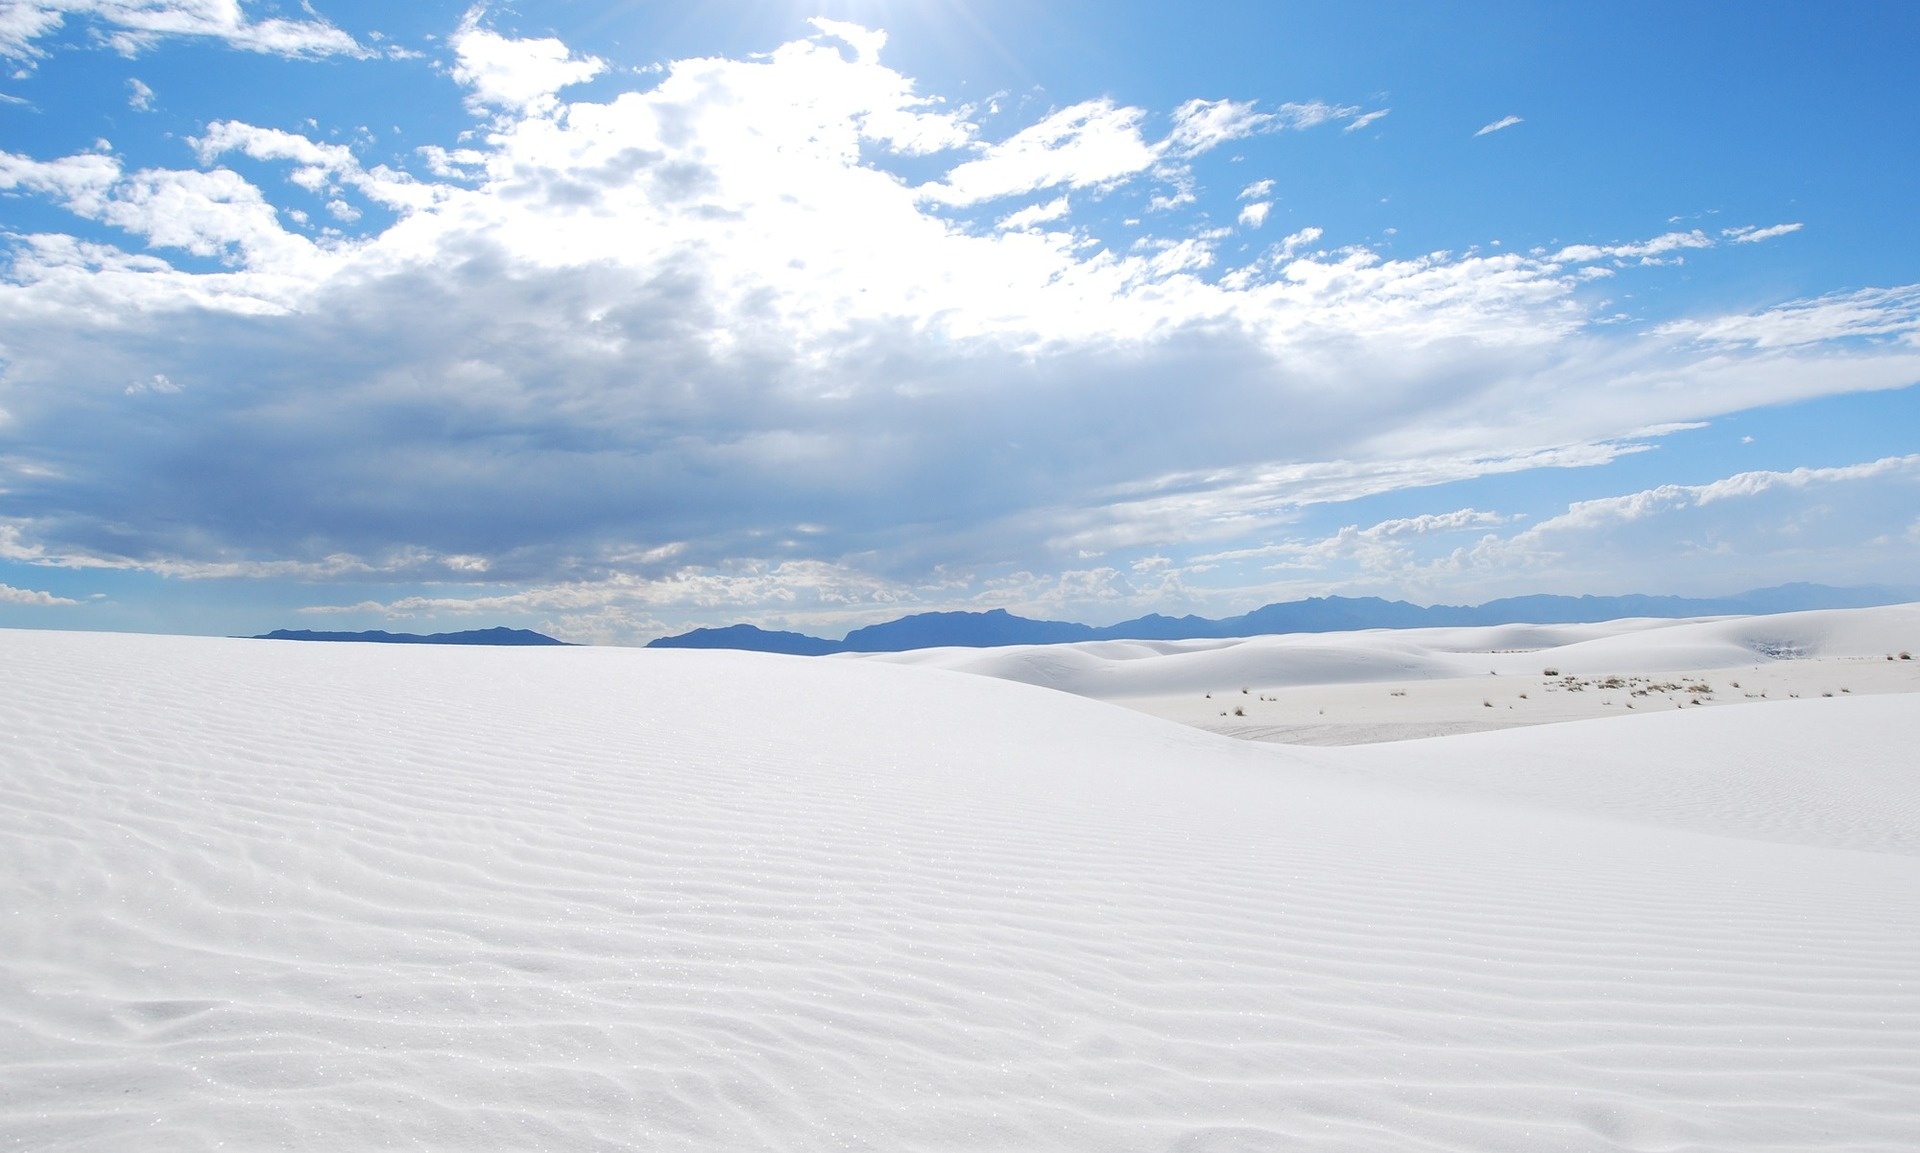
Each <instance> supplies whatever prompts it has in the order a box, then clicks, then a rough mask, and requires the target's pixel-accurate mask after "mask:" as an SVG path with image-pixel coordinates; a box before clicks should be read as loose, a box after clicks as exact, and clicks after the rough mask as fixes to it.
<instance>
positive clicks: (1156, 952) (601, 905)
mask: <svg viewBox="0 0 1920 1153" xmlns="http://www.w3.org/2000/svg"><path fill="white" fill-rule="evenodd" d="M1916 701H1920V698H1916V697H1913V696H1910V695H1903V694H1899V693H1891V692H1890V693H1886V694H1882V695H1877V696H1866V695H1858V696H1855V695H1848V696H1845V697H1835V698H1832V699H1825V698H1813V699H1802V700H1797V701H1786V702H1776V703H1774V704H1772V705H1770V706H1769V707H1766V708H1757V709H1706V708H1702V709H1678V708H1676V709H1674V710H1671V711H1670V712H1667V713H1665V714H1663V715H1661V716H1658V717H1646V718H1632V719H1627V720H1604V719H1603V720H1593V721H1581V722H1574V723H1565V724H1556V725H1544V726H1537V727H1532V728H1527V729H1521V730H1516V731H1509V732H1495V733H1482V734H1476V735H1469V736H1459V737H1442V738H1436V739H1430V740H1419V741H1409V742H1403V743H1400V744H1393V745H1371V746H1366V747H1358V748H1326V749H1297V748H1286V747H1281V746H1276V745H1270V744H1259V743H1250V742H1244V741H1233V740H1228V739H1225V738H1223V737H1221V736H1218V735H1215V734H1210V733H1206V732H1202V731H1198V730H1196V729H1194V728H1192V727H1182V726H1178V725H1175V724H1171V723H1168V722H1167V721H1164V720H1160V719H1156V718H1154V717H1150V716H1146V715H1143V714H1141V713H1139V712H1136V711H1128V710H1124V709H1121V708H1116V707H1113V706H1111V705H1108V704H1103V703H1101V702H1098V701H1092V700H1086V699H1081V698H1076V697H1073V696H1069V695H1066V694H1062V693H1056V692H1050V691H1046V690H1044V689H1040V688H1035V687H1032V686H1030V685H1023V684H1017V683H1012V682H1009V681H1004V680H997V679H991V678H987V677H978V676H968V675H962V674H960V673H955V672H949V671H943V670H940V669H933V668H913V667H903V666H901V665H898V664H889V663H885V662H877V661H840V660H806V659H799V658H781V657H769V656H760V655H755V654H743V653H709V652H698V651H684V650H679V651H677V650H605V649H566V650H540V649H501V650H486V649H436V648H398V647H388V646H363V645H300V644H293V643H275V642H249V641H226V640H216V639H204V638H200V639H195V638H177V637H144V636H109V635H88V634H71V633H67V634H60V633H33V632H0V901H3V902H4V904H3V905H0V940H3V941H4V945H3V946H0V1148H21V1149H96V1150H123V1149H142V1150H173V1149H182V1150H184V1149H193V1150H198V1149H214V1148H223V1147H224V1148H239V1149H277V1148H295V1149H327V1150H336V1149H382V1148H431V1149H449V1150H459V1149H475V1150H479V1149H563V1150H575V1149H579V1150H587V1149H608V1150H612V1149H633V1148H645V1149H687V1150H692V1149H793V1150H814V1149H873V1150H900V1149H926V1150H946V1149H955V1150H958V1149H1023V1150H1053V1149H1072V1150H1299V1149H1306V1150H1349V1149H1350V1150H1380V1149H1395V1150H1399V1149H1413V1150H1419V1149H1431V1150H1476V1151H1477V1150H1540V1149H1573V1150H1616V1149H1633V1150H1655V1149H1725V1150H1767V1149H1822V1150H1825V1149H1857V1150H1867V1149H1884V1150H1908V1149H1912V1148H1914V1147H1915V1146H1916V1144H1917V1143H1920V859H1917V858H1916V852H1917V851H1920V850H1917V849H1916V836H1915V827H1914V818H1915V814H1916V799H1917V798H1920V774H1916V770H1915V768H1914V765H1915V764H1916V763H1920V756H1915V755H1914V753H1913V750H1915V749H1920V709H1916V708H1915V707H1914V704H1915V702H1916Z"/></svg>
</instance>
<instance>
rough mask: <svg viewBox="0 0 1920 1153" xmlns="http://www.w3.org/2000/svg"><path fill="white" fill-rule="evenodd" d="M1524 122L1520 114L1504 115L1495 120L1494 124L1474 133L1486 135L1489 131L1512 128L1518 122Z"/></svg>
mask: <svg viewBox="0 0 1920 1153" xmlns="http://www.w3.org/2000/svg"><path fill="white" fill-rule="evenodd" d="M1524 123H1526V122H1525V121H1524V120H1522V119H1521V118H1520V117H1518V116H1502V117H1501V118H1500V119H1498V120H1496V121H1494V122H1493V123H1492V124H1488V125H1486V126H1484V127H1482V128H1481V129H1480V131H1478V132H1476V133H1474V135H1475V136H1485V135H1487V134H1488V133H1489V132H1500V131H1503V130H1505V129H1508V128H1512V127H1513V126H1514V125H1516V124H1524Z"/></svg>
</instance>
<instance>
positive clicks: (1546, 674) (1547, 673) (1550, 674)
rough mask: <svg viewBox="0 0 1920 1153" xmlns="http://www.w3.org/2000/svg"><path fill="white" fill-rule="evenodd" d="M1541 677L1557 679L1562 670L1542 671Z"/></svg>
mask: <svg viewBox="0 0 1920 1153" xmlns="http://www.w3.org/2000/svg"><path fill="white" fill-rule="evenodd" d="M1540 675H1541V676H1543V677H1557V676H1559V675H1560V670H1559V669H1541V670H1540Z"/></svg>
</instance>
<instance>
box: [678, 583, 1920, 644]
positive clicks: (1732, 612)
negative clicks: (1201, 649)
mask: <svg viewBox="0 0 1920 1153" xmlns="http://www.w3.org/2000/svg"><path fill="white" fill-rule="evenodd" d="M1915 600H1920V589H1911V588H1906V589H1903V588H1888V587H1884V586H1868V587H1861V588H1833V587H1830V586H1827V585H1816V584H1805V583H1797V584H1786V585H1778V586H1776V587H1773V588H1765V589H1752V590H1749V591H1747V592H1743V593H1736V594H1734V595H1733V596H1726V597H1677V596H1646V595H1640V594H1632V595H1627V596H1578V597H1570V596H1555V595H1551V594H1541V595H1536V596H1522V597H1506V598H1503V599H1500V600H1493V601H1488V602H1487V603H1485V604H1482V605H1431V606H1427V607H1422V606H1420V605H1416V604H1412V603H1409V602H1407V601H1390V600H1382V599H1381V598H1379V597H1341V596H1331V597H1309V598H1307V599H1306V600H1298V601H1284V602H1281V603H1278V604H1270V605H1265V606H1263V607H1261V608H1257V609H1255V610H1253V611H1252V612H1250V613H1245V614H1242V615H1240V616H1236V617H1225V618H1223V619H1220V620H1211V619H1208V618H1206V617H1198V616H1184V617H1168V616H1162V615H1160V614H1159V613H1151V614H1149V615H1147V616H1143V617H1138V618H1135V619H1133V620H1128V621H1121V622H1120V623H1119V624H1114V625H1106V626H1104V627H1100V628H1095V627H1093V626H1091V625H1083V624H1076V623H1074V622H1072V621H1040V620H1030V619H1028V618H1026V617H1020V616H1015V615H1013V614H1012V613H1009V612H1007V611H1006V610H1005V609H992V610H989V611H987V612H933V613H916V614H914V615H912V616H906V617H902V618H900V619H899V620H894V621H888V622H886V623H885V624H877V625H868V626H867V627H865V628H859V629H855V630H853V631H852V632H850V633H848V634H847V636H846V639H844V640H839V641H832V640H824V639H822V638H820V637H812V636H808V635H806V634H804V633H793V632H769V631H766V630H763V629H759V628H755V627H754V626H752V625H744V624H742V625H732V626H730V627H727V628H722V629H695V630H694V631H692V632H690V633H683V634H681V635H679V636H671V637H661V638H659V639H658V640H655V641H652V642H650V643H649V644H648V645H647V647H648V648H662V649H670V648H708V649H713V648H726V649H745V650H748V651H752V652H770V653H792V654H796V655H801V656H825V655H827V654H830V653H840V652H856V653H897V652H906V651H908V650H910V649H919V648H937V647H948V646H950V647H955V648H993V647H996V646H1000V645H1045V644H1066V643H1071V642H1073V641H1092V640H1162V641H1165V640H1200V639H1213V638H1227V637H1253V636H1270V635H1274V634H1279V633H1328V632H1351V631H1354V630H1358V629H1377V628H1439V627H1460V626H1474V625H1505V624H1590V623H1593V622H1596V621H1610V620H1619V619H1621V618H1623V617H1664V618H1680V617H1710V616H1764V615H1768V614H1771V613H1784V612H1799V611H1802V610H1806V609H1837V608H1870V607H1872V606H1874V605H1889V604H1903V603H1905V602H1908V601H1915Z"/></svg>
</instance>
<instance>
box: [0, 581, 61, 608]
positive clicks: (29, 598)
mask: <svg viewBox="0 0 1920 1153" xmlns="http://www.w3.org/2000/svg"><path fill="white" fill-rule="evenodd" d="M79 603H80V602H79V601H76V600H68V599H67V598H66V597H57V596H54V595H53V594H52V593H44V592H37V591H35V590H33V589H17V588H14V587H13V586H12V585H7V584H0V605H40V606H49V607H50V606H54V605H77V604H79Z"/></svg>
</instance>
